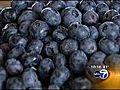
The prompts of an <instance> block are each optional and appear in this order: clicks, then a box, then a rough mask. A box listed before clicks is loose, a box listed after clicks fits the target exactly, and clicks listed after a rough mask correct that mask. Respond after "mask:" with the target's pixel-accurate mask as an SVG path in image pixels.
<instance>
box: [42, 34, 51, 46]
mask: <svg viewBox="0 0 120 90" xmlns="http://www.w3.org/2000/svg"><path fill="white" fill-rule="evenodd" d="M52 40H53V38H52V37H51V36H50V35H49V36H46V37H45V38H43V39H42V42H43V43H44V44H47V43H49V42H51V41H52Z"/></svg>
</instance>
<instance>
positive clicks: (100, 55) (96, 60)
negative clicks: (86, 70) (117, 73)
mask: <svg viewBox="0 0 120 90" xmlns="http://www.w3.org/2000/svg"><path fill="white" fill-rule="evenodd" d="M105 58H106V54H105V53H104V52H102V51H97V52H95V53H93V54H92V55H91V57H90V60H89V62H88V63H89V64H93V65H95V64H96V65H102V64H103V62H104V59H105Z"/></svg>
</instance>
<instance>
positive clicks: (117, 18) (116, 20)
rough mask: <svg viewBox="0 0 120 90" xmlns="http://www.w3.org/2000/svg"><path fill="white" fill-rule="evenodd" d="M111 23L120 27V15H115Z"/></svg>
mask: <svg viewBox="0 0 120 90" xmlns="http://www.w3.org/2000/svg"><path fill="white" fill-rule="evenodd" d="M112 21H113V22H114V23H116V24H117V25H118V26H119V27H120V14H118V15H115V16H114V17H113V18H112Z"/></svg>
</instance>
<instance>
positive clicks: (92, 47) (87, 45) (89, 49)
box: [80, 38, 97, 54]
mask: <svg viewBox="0 0 120 90" xmlns="http://www.w3.org/2000/svg"><path fill="white" fill-rule="evenodd" d="M80 49H81V50H83V51H84V52H85V53H86V54H92V53H94V52H96V51H97V44H96V41H95V40H94V39H91V38H86V39H84V40H82V41H81V43H80Z"/></svg>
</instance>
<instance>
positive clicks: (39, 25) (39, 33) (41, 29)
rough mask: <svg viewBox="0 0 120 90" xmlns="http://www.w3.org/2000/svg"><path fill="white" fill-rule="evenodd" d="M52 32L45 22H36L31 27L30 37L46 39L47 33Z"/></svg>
mask: <svg viewBox="0 0 120 90" xmlns="http://www.w3.org/2000/svg"><path fill="white" fill-rule="evenodd" d="M49 31H50V27H49V26H48V24H47V23H46V22H44V21H40V20H36V21H35V22H33V23H32V24H31V26H30V29H29V32H30V37H33V38H38V39H43V38H45V37H46V35H47V33H48V32H49Z"/></svg>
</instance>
